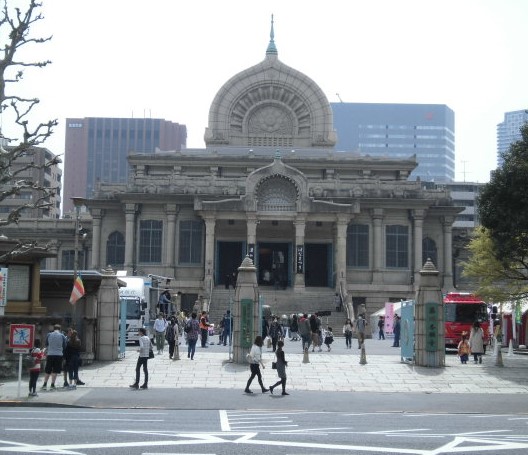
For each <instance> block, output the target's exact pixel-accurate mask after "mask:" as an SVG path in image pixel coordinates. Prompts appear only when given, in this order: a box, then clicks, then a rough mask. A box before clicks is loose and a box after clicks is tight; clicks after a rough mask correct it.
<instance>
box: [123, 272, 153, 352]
mask: <svg viewBox="0 0 528 455" xmlns="http://www.w3.org/2000/svg"><path fill="white" fill-rule="evenodd" d="M119 279H120V280H121V281H124V282H125V283H126V284H127V285H126V287H120V288H119V300H120V305H119V308H120V312H119V318H120V321H121V308H125V305H126V315H125V318H126V343H138V340H139V332H138V330H139V329H140V328H141V327H144V328H146V329H147V334H148V329H149V326H150V288H151V287H152V282H151V279H150V278H148V277H138V276H132V277H128V276H119Z"/></svg>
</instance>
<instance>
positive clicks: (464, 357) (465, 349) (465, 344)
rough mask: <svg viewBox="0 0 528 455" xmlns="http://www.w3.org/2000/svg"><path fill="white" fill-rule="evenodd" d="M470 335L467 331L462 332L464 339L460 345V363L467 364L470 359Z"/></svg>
mask: <svg viewBox="0 0 528 455" xmlns="http://www.w3.org/2000/svg"><path fill="white" fill-rule="evenodd" d="M467 338H468V333H467V332H466V331H464V332H462V339H461V340H460V343H458V357H460V362H461V363H463V364H466V363H467V361H468V359H469V353H470V352H471V348H470V346H469V341H468V339H467Z"/></svg>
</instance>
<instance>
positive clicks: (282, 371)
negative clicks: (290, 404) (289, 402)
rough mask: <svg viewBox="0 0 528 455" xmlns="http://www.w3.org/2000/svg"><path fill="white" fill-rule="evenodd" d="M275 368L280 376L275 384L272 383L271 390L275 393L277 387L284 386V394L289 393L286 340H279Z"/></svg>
mask: <svg viewBox="0 0 528 455" xmlns="http://www.w3.org/2000/svg"><path fill="white" fill-rule="evenodd" d="M275 358H276V361H275V368H276V370H277V376H278V377H279V378H280V380H279V381H277V382H276V383H275V384H273V385H270V388H269V391H270V392H271V393H272V394H273V390H274V389H275V387H278V386H279V385H280V386H282V395H289V393H287V392H286V367H287V366H288V362H286V358H285V356H284V341H282V340H279V341H278V342H277V351H276V352H275Z"/></svg>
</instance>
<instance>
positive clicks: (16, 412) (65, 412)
mask: <svg viewBox="0 0 528 455" xmlns="http://www.w3.org/2000/svg"><path fill="white" fill-rule="evenodd" d="M24 413H25V414H46V415H50V414H58V415H64V414H76V415H77V414H112V415H132V416H133V415H141V416H144V415H145V416H148V415H167V414H168V412H163V411H160V412H141V411H140V410H139V411H137V412H126V411H98V410H93V411H80V410H79V411H64V412H60V411H53V410H49V411H38V410H35V411H24V410H20V411H17V410H14V409H13V410H12V409H10V410H6V411H3V410H2V411H0V416H1V415H2V414H24Z"/></svg>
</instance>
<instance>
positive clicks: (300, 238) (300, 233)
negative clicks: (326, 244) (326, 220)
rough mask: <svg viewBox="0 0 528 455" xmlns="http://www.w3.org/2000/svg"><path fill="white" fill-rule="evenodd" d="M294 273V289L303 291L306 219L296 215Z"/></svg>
mask: <svg viewBox="0 0 528 455" xmlns="http://www.w3.org/2000/svg"><path fill="white" fill-rule="evenodd" d="M294 225H295V275H294V283H293V287H294V289H295V290H296V291H304V289H305V284H306V282H305V280H304V255H305V251H304V235H305V231H306V219H305V218H304V217H298V218H297V219H296V220H295V222H294Z"/></svg>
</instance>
